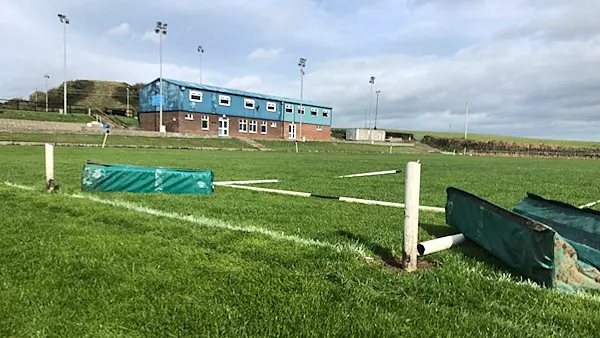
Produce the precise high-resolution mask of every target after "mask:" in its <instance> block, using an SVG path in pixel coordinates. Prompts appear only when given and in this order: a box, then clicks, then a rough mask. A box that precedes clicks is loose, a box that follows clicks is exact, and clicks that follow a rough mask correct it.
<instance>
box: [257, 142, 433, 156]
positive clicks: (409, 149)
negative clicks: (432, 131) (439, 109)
mask: <svg viewBox="0 0 600 338" xmlns="http://www.w3.org/2000/svg"><path fill="white" fill-rule="evenodd" d="M257 141H258V142H259V143H260V144H262V145H264V146H265V147H267V148H269V149H272V150H276V151H288V152H295V151H296V144H295V142H293V141H276V140H257ZM429 149H430V148H428V147H426V146H423V145H416V146H414V147H413V146H393V147H392V154H396V153H419V152H426V151H427V150H429ZM298 151H300V152H325V153H326V152H381V153H389V152H390V146H384V145H371V144H362V143H351V142H321V141H314V142H313V141H307V142H298Z"/></svg>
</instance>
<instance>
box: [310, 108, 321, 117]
mask: <svg viewBox="0 0 600 338" xmlns="http://www.w3.org/2000/svg"><path fill="white" fill-rule="evenodd" d="M310 115H312V116H317V115H319V110H318V109H317V108H310Z"/></svg>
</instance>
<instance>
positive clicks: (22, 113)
mask: <svg viewBox="0 0 600 338" xmlns="http://www.w3.org/2000/svg"><path fill="white" fill-rule="evenodd" d="M0 119H14V120H30V121H51V122H76V123H88V122H92V121H94V118H93V117H92V116H88V115H83V114H67V115H62V114H59V113H56V112H45V111H29V110H2V109H0Z"/></svg>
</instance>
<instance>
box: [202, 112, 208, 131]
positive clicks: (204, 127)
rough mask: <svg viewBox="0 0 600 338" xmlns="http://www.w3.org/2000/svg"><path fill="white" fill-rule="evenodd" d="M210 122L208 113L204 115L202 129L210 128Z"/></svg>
mask: <svg viewBox="0 0 600 338" xmlns="http://www.w3.org/2000/svg"><path fill="white" fill-rule="evenodd" d="M208 122H209V117H208V116H206V115H204V116H202V130H208Z"/></svg>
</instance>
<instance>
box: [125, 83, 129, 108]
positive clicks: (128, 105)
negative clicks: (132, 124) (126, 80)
mask: <svg viewBox="0 0 600 338" xmlns="http://www.w3.org/2000/svg"><path fill="white" fill-rule="evenodd" d="M125 89H127V114H129V87H125Z"/></svg>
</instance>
